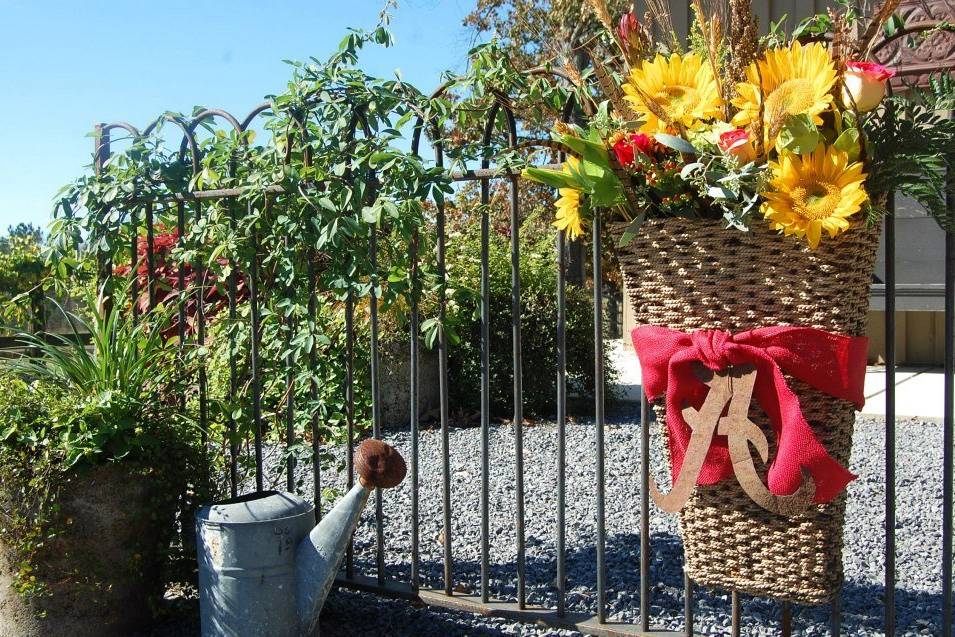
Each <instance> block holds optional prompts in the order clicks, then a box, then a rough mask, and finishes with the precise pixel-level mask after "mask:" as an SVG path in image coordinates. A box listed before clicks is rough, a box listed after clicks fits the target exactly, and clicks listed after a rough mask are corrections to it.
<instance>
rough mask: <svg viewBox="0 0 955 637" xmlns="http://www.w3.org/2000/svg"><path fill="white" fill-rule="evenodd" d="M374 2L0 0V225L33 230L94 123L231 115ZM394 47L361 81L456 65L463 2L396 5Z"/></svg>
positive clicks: (84, 152)
mask: <svg viewBox="0 0 955 637" xmlns="http://www.w3.org/2000/svg"><path fill="white" fill-rule="evenodd" d="M382 4H383V0H349V1H346V2H337V1H336V2H333V1H332V0H311V1H304V0H298V1H292V0H258V1H257V2H253V1H249V0H217V1H213V0H164V1H163V2H145V1H142V0H112V1H106V0H87V1H84V2H80V1H79V0H74V1H73V2H68V1H65V0H43V1H37V0H0V25H3V26H4V29H3V30H2V35H0V80H2V85H3V90H2V91H0V123H2V124H0V125H2V129H3V131H2V135H0V231H5V230H6V227H7V226H8V225H11V224H15V223H19V222H32V223H36V224H40V225H43V224H45V223H46V222H47V221H48V220H49V216H50V210H51V206H52V204H51V198H52V196H53V194H54V193H55V192H56V191H57V190H58V189H59V187H60V186H62V185H63V184H65V183H67V182H69V181H71V180H72V179H73V178H74V177H76V176H77V175H79V174H81V172H82V171H83V170H84V166H85V165H87V164H88V163H89V162H90V152H91V148H92V140H91V139H90V138H89V137H86V133H88V132H89V131H90V130H92V128H93V126H94V124H95V123H96V122H100V121H115V120H126V121H129V122H130V123H132V124H134V125H136V126H139V127H140V128H142V127H143V126H145V125H146V124H147V123H149V122H150V121H151V120H152V119H153V118H155V117H156V116H157V115H159V114H161V113H162V112H164V111H167V110H168V111H180V112H186V113H188V112H190V111H191V110H192V107H193V106H195V105H202V106H207V107H219V108H225V109H226V110H228V111H230V112H232V113H234V114H236V115H237V116H238V117H240V118H241V117H242V116H244V115H245V114H246V113H247V112H248V111H249V110H250V109H251V108H252V107H253V106H255V105H256V104H258V103H259V102H261V101H262V97H263V96H264V95H266V94H269V93H273V92H277V91H279V90H281V88H282V86H283V84H284V82H285V81H286V79H287V78H288V77H289V68H288V66H287V65H286V64H284V63H283V62H282V60H283V59H294V60H303V59H307V58H308V57H309V56H315V57H318V58H320V59H321V58H324V57H325V56H326V55H328V54H329V53H331V52H332V51H333V50H334V49H335V48H336V47H337V45H338V42H339V41H340V40H341V38H342V37H343V36H344V35H345V33H346V29H347V27H349V26H357V27H367V28H371V27H373V26H374V25H375V24H376V23H377V18H378V13H379V11H380V9H381V7H382ZM399 4H400V6H399V8H398V10H397V11H396V12H395V13H394V19H393V21H392V25H391V29H392V31H393V33H394V35H395V46H394V47H393V48H391V49H369V50H367V51H366V52H365V54H364V56H363V66H364V68H365V69H366V70H367V71H368V72H369V73H370V74H372V75H376V76H380V77H391V76H392V75H393V73H394V70H395V69H401V72H402V75H403V77H404V79H405V80H407V81H409V82H411V83H412V84H414V85H416V86H418V87H419V88H420V89H422V90H424V91H428V90H430V89H431V88H433V87H434V86H436V85H437V84H438V82H439V79H440V74H441V72H442V71H444V70H446V69H452V70H462V69H463V68H464V65H465V59H466V54H467V50H468V49H469V48H470V46H471V45H472V44H473V40H472V35H471V34H470V33H469V31H468V30H467V29H465V28H464V27H463V26H462V25H461V22H462V19H463V18H464V16H465V15H466V14H467V13H468V12H469V10H470V9H471V8H472V7H473V5H474V2H473V1H472V0H399Z"/></svg>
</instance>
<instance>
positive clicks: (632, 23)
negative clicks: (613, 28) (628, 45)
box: [617, 11, 640, 42]
mask: <svg viewBox="0 0 955 637" xmlns="http://www.w3.org/2000/svg"><path fill="white" fill-rule="evenodd" d="M639 29H640V21H639V20H637V15H636V14H635V13H634V12H633V11H630V12H629V13H625V14H623V15H622V16H620V24H619V25H618V26H617V34H618V35H619V36H620V41H621V42H626V41H627V40H629V39H630V35H631V34H633V33H634V32H636V31H639Z"/></svg>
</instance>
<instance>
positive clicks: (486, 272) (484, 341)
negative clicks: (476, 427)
mask: <svg viewBox="0 0 955 637" xmlns="http://www.w3.org/2000/svg"><path fill="white" fill-rule="evenodd" d="M489 203H490V184H489V183H488V180H487V179H482V180H481V205H482V208H481V602H482V603H485V604H486V603H487V602H488V598H489V594H488V586H489V580H490V577H491V575H490V571H491V567H490V552H491V530H490V529H491V526H490V525H491V523H490V515H491V513H490V490H491V487H490V484H491V482H490V475H491V468H490V453H491V451H490V448H491V327H490V326H491V308H490V299H491V274H490V266H489V261H490V255H489V251H490V236H491V220H490V211H489V210H488V208H487V206H488V205H489Z"/></svg>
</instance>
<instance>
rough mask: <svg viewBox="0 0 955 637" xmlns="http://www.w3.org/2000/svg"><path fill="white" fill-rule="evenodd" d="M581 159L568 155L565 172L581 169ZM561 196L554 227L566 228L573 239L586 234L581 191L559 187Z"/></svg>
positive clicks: (569, 172) (558, 201) (572, 172)
mask: <svg viewBox="0 0 955 637" xmlns="http://www.w3.org/2000/svg"><path fill="white" fill-rule="evenodd" d="M579 165H580V160H578V159H577V158H576V157H568V158H567V161H566V162H565V163H564V172H565V173H567V174H568V175H573V174H574V171H575V170H579ZM558 192H559V193H560V198H559V199H558V200H557V204H556V205H557V216H556V218H555V220H554V227H555V228H557V229H558V230H564V231H566V232H567V234H568V235H569V236H570V238H571V239H576V238H577V237H579V236H581V235H582V234H584V217H583V214H582V212H581V201H580V191H579V190H577V189H576V188H560V189H558Z"/></svg>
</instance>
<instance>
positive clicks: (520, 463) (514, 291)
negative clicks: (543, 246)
mask: <svg viewBox="0 0 955 637" xmlns="http://www.w3.org/2000/svg"><path fill="white" fill-rule="evenodd" d="M518 205H519V202H518V194H517V177H512V178H511V335H512V336H511V338H512V345H513V357H514V360H513V365H514V497H515V499H516V500H517V502H516V512H517V605H518V608H521V609H523V608H524V607H525V605H526V603H527V580H526V568H527V566H526V564H527V556H526V546H525V539H524V379H523V361H522V360H521V350H522V344H521V238H520V236H521V228H520V210H519V208H518Z"/></svg>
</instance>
